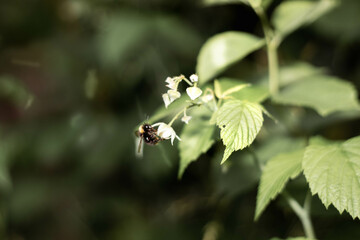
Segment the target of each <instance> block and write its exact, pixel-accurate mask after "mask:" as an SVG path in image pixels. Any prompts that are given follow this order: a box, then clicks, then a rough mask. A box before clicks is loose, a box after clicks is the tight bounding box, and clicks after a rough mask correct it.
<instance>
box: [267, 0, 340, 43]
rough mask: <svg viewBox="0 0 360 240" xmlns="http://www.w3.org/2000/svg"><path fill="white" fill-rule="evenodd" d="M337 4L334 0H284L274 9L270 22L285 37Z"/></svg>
mask: <svg viewBox="0 0 360 240" xmlns="http://www.w3.org/2000/svg"><path fill="white" fill-rule="evenodd" d="M336 5H337V1H335V0H325V1H309V0H305V1H302V0H301V1H285V2H282V3H281V4H280V6H279V7H277V8H276V9H275V12H274V15H273V17H272V23H273V24H274V26H275V30H276V32H277V34H279V36H281V37H285V36H286V35H288V34H290V33H291V32H293V31H295V30H296V29H298V28H299V27H301V26H304V25H307V24H310V23H312V22H313V21H315V20H317V19H318V18H319V17H321V16H322V15H324V14H326V13H327V12H328V11H330V10H331V9H333V8H334V7H335V6H336Z"/></svg>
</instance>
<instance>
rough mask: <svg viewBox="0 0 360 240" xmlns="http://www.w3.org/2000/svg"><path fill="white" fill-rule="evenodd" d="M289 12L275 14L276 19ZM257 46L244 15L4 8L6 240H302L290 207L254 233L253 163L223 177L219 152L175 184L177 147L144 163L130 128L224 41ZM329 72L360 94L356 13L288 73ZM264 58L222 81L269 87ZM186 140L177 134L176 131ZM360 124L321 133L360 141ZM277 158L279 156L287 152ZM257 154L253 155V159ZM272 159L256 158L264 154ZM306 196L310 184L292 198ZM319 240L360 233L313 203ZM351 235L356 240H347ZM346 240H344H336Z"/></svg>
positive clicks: (359, 19)
mask: <svg viewBox="0 0 360 240" xmlns="http://www.w3.org/2000/svg"><path fill="white" fill-rule="evenodd" d="M280 2H281V1H273V3H272V4H271V5H270V7H269V9H268V13H269V14H270V15H271V13H272V11H273V9H274V8H275V7H276V6H277V5H278V4H279V3H280ZM228 30H239V31H245V32H251V33H255V34H257V35H259V36H262V32H261V27H260V25H259V21H258V19H257V17H256V15H255V14H254V13H253V12H252V10H251V9H250V8H248V7H246V6H244V5H222V6H212V7H201V6H200V4H199V2H196V1H191V0H188V1H180V0H179V1H177V0H173V1H169V0H122V1H115V0H102V1H101V0H88V1H86V0H64V1H60V0H58V1H57V0H55V1H45V0H29V1H21V0H12V1H6V0H5V1H1V3H0V234H1V236H0V239H9V240H23V239H40V240H42V239H55V240H57V239H67V240H73V239H74V240H75V239H111V240H112V239H121V240H123V239H124V240H128V239H129V240H138V239H139V240H141V239H156V240H161V239H204V240H215V239H269V238H271V237H273V236H278V237H286V236H288V235H292V236H297V235H302V228H301V225H300V223H299V221H298V219H297V218H296V216H295V215H294V214H293V213H292V212H291V210H290V209H289V208H288V207H287V206H286V204H284V203H283V202H282V201H281V200H280V201H277V202H274V203H272V204H271V208H269V209H268V210H267V211H266V212H265V214H264V216H263V217H262V218H261V219H260V220H259V221H258V222H256V223H254V222H253V217H254V209H255V199H256V192H257V182H258V178H259V172H258V171H257V169H256V166H254V164H253V162H252V160H251V159H250V157H249V156H250V155H251V152H250V151H248V150H245V151H242V152H240V153H236V154H234V156H233V157H232V160H231V161H229V164H226V165H225V166H220V165H219V162H220V159H221V157H222V151H223V148H222V144H221V143H218V144H216V145H215V146H214V147H213V148H211V150H210V151H209V152H208V153H207V154H206V155H203V156H201V158H200V159H199V160H198V161H197V162H195V163H192V164H191V165H190V167H189V168H188V169H187V170H186V172H185V174H184V177H183V179H182V180H177V171H178V161H179V157H178V152H177V151H178V150H177V145H176V144H175V147H172V146H171V145H170V144H169V143H168V142H164V143H162V144H161V145H160V146H159V147H149V146H145V148H144V158H143V159H137V158H135V149H136V145H135V136H134V129H135V127H136V126H137V125H138V124H140V123H142V122H143V121H145V120H146V118H147V117H148V116H151V114H152V113H154V112H155V110H156V109H157V108H159V107H163V102H162V99H161V94H162V93H163V92H165V91H166V88H165V83H164V80H165V78H166V77H168V76H175V75H179V74H184V75H187V76H189V75H190V74H192V73H194V71H195V66H196V58H197V55H198V52H199V50H200V48H201V46H202V44H203V43H204V42H205V41H206V39H207V38H209V37H211V36H213V35H214V34H216V33H220V32H224V31H228ZM296 60H303V61H307V62H310V63H313V64H314V65H316V66H320V67H325V68H327V69H328V71H329V72H330V73H331V74H333V75H336V76H339V77H341V78H344V79H347V80H349V81H351V82H352V83H353V84H355V86H356V87H357V89H358V91H359V90H360V1H358V0H343V1H342V5H340V7H338V8H337V9H335V10H334V11H332V12H331V13H329V14H328V15H326V16H325V17H323V18H321V19H320V20H319V21H317V22H315V23H314V24H312V25H311V26H310V27H306V28H302V29H300V30H299V31H297V32H296V33H294V34H292V35H291V36H290V37H289V38H288V39H287V40H286V41H285V42H284V44H282V46H281V48H280V63H287V62H292V61H296ZM266 69H267V62H266V53H265V52H264V51H259V52H256V53H254V54H252V55H251V56H250V57H248V58H247V59H246V60H245V61H243V62H241V63H239V64H237V65H235V66H234V67H232V68H231V69H230V70H229V71H228V72H227V75H228V76H231V77H242V78H243V79H244V78H245V79H246V77H247V76H249V75H250V74H254V73H255V75H256V74H263V73H266ZM175 129H176V130H177V131H180V129H181V125H180V124H179V125H178V126H175ZM359 130H360V122H359V121H358V120H348V121H346V122H342V123H331V124H328V125H326V127H322V128H320V129H319V130H318V133H321V134H324V135H326V136H330V137H331V138H341V137H342V136H352V135H354V136H355V135H358V133H359ZM273 144H278V145H279V146H281V145H282V144H283V143H282V142H281V139H280V140H279V141H274V142H273ZM255 147H256V146H255ZM273 147H274V146H273V145H262V147H261V149H257V151H259V152H260V154H262V153H263V154H266V151H269V149H270V148H273ZM290 190H293V192H294V194H295V195H296V193H299V196H303V195H304V193H305V192H306V189H305V187H304V179H303V178H300V179H299V180H296V181H294V182H292V183H291V184H290ZM314 199H315V200H314V225H315V229H316V232H317V234H318V237H319V238H320V239H359V238H360V229H359V227H358V226H359V225H358V224H359V221H358V220H356V221H353V220H352V219H351V218H350V217H349V215H347V214H346V213H344V214H342V215H339V214H338V213H337V211H336V210H334V209H333V208H332V207H330V209H329V210H325V208H324V207H323V206H322V205H321V203H320V201H319V200H318V199H317V197H314ZM346 234H347V235H348V238H347V237H346ZM339 236H341V238H339Z"/></svg>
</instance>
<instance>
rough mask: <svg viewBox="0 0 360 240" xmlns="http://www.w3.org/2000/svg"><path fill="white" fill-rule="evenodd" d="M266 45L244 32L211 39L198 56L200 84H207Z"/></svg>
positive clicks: (220, 35)
mask: <svg viewBox="0 0 360 240" xmlns="http://www.w3.org/2000/svg"><path fill="white" fill-rule="evenodd" d="M264 44H265V41H264V40H263V39H261V38H258V37H256V36H254V35H251V34H248V33H244V32H225V33H220V34H217V35H215V36H213V37H211V38H210V39H209V40H208V41H207V42H206V43H205V44H204V45H203V47H202V48H201V50H200V53H199V56H198V61H197V66H196V72H197V73H198V75H199V78H200V83H201V84H204V83H206V82H207V81H209V80H210V79H212V78H214V77H215V76H217V75H218V74H219V73H221V72H222V71H224V70H225V69H226V68H227V67H229V66H230V65H232V64H234V63H235V62H237V61H239V60H241V59H243V58H244V57H246V56H247V55H248V54H250V53H252V52H253V51H255V50H257V49H259V48H261V47H262V46H264Z"/></svg>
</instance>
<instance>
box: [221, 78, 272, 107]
mask: <svg viewBox="0 0 360 240" xmlns="http://www.w3.org/2000/svg"><path fill="white" fill-rule="evenodd" d="M215 84H217V85H218V89H219V90H217V89H216V85H215ZM246 84H247V83H246V82H244V81H241V80H238V79H234V78H220V79H219V80H217V81H215V82H214V86H215V93H216V91H219V93H220V95H221V93H222V92H228V91H231V89H235V88H237V87H239V86H246ZM229 96H232V97H233V98H236V99H238V100H247V101H249V102H257V103H260V102H262V101H264V100H265V99H267V98H268V97H269V90H268V88H267V87H264V86H259V85H250V86H247V87H246V88H241V89H240V90H239V91H236V92H230V94H229Z"/></svg>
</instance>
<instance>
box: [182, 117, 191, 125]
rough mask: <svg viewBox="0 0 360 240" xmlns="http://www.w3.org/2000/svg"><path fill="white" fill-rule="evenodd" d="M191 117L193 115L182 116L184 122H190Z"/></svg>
mask: <svg viewBox="0 0 360 240" xmlns="http://www.w3.org/2000/svg"><path fill="white" fill-rule="evenodd" d="M190 119H191V116H186V115H184V116H183V117H182V118H181V121H183V122H184V123H186V124H188V123H189V121H190Z"/></svg>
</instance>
